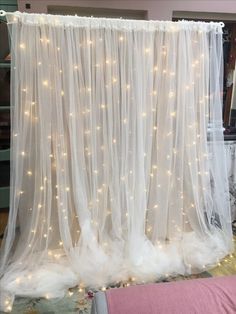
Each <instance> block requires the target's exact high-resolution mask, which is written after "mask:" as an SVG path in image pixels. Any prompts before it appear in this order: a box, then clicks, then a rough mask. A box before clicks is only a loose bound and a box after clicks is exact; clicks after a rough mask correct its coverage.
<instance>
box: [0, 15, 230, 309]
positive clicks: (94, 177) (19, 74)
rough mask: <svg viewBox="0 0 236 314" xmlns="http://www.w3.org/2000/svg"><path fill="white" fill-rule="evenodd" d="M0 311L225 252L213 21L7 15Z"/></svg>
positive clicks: (172, 270) (194, 268) (189, 269)
mask: <svg viewBox="0 0 236 314" xmlns="http://www.w3.org/2000/svg"><path fill="white" fill-rule="evenodd" d="M7 19H8V25H9V30H10V33H11V39H12V51H11V56H12V68H11V75H12V77H11V79H12V81H11V82H12V83H11V102H12V107H13V109H12V143H11V145H12V146H11V157H12V160H11V197H10V215H9V223H8V227H7V231H6V233H5V238H4V246H3V248H2V252H1V274H2V278H1V280H0V289H1V308H2V309H3V310H4V311H6V312H7V311H8V312H9V311H11V307H12V303H13V300H14V296H15V295H19V296H31V297H41V296H44V297H47V298H53V297H62V296H63V295H64V294H65V292H66V290H67V289H68V288H69V287H73V286H76V285H79V286H83V287H85V286H87V287H91V288H101V287H102V286H107V285H109V284H112V283H115V282H117V281H126V280H128V279H129V278H132V280H133V281H135V282H138V283H139V282H147V281H154V280H157V279H161V278H163V277H164V276H166V275H176V274H190V273H197V272H201V271H203V270H205V269H206V268H208V267H212V266H213V265H215V264H216V263H218V261H219V259H220V258H222V257H224V256H225V255H226V254H227V253H229V252H231V250H232V231H231V219H230V208H229V195H228V182H227V173H226V165H225V152H224V146H223V134H222V119H221V111H222V102H221V88H222V85H221V83H222V25H221V24H220V23H203V22H187V21H180V22H161V21H160V22H159V21H129V20H116V19H114V20H113V19H96V18H82V17H72V16H52V15H43V14H42V15H39V14H26V13H19V12H15V13H14V14H7Z"/></svg>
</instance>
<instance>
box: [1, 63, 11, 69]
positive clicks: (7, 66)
mask: <svg viewBox="0 0 236 314" xmlns="http://www.w3.org/2000/svg"><path fill="white" fill-rule="evenodd" d="M10 68H11V63H10V62H0V69H10Z"/></svg>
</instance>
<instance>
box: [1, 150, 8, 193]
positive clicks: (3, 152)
mask: <svg viewBox="0 0 236 314" xmlns="http://www.w3.org/2000/svg"><path fill="white" fill-rule="evenodd" d="M6 160H10V148H8V149H1V150H0V161H6ZM0 199H1V198H0Z"/></svg>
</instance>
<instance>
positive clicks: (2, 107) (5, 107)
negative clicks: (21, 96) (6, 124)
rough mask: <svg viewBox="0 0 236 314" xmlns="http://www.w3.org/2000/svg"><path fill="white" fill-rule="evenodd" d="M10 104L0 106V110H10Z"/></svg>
mask: <svg viewBox="0 0 236 314" xmlns="http://www.w3.org/2000/svg"><path fill="white" fill-rule="evenodd" d="M10 109H11V106H0V110H10Z"/></svg>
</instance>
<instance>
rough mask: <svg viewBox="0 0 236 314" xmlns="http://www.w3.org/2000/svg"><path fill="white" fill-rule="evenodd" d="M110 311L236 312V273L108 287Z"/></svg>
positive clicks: (117, 313)
mask: <svg viewBox="0 0 236 314" xmlns="http://www.w3.org/2000/svg"><path fill="white" fill-rule="evenodd" d="M106 298H107V303H108V310H109V314H175V313H176V314H225V313H227V314H235V313H236V276H227V277H215V278H204V279H193V280H183V281H176V282H168V283H157V284H147V285H137V286H132V287H129V288H120V289H115V288H114V289H110V290H108V291H106Z"/></svg>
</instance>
